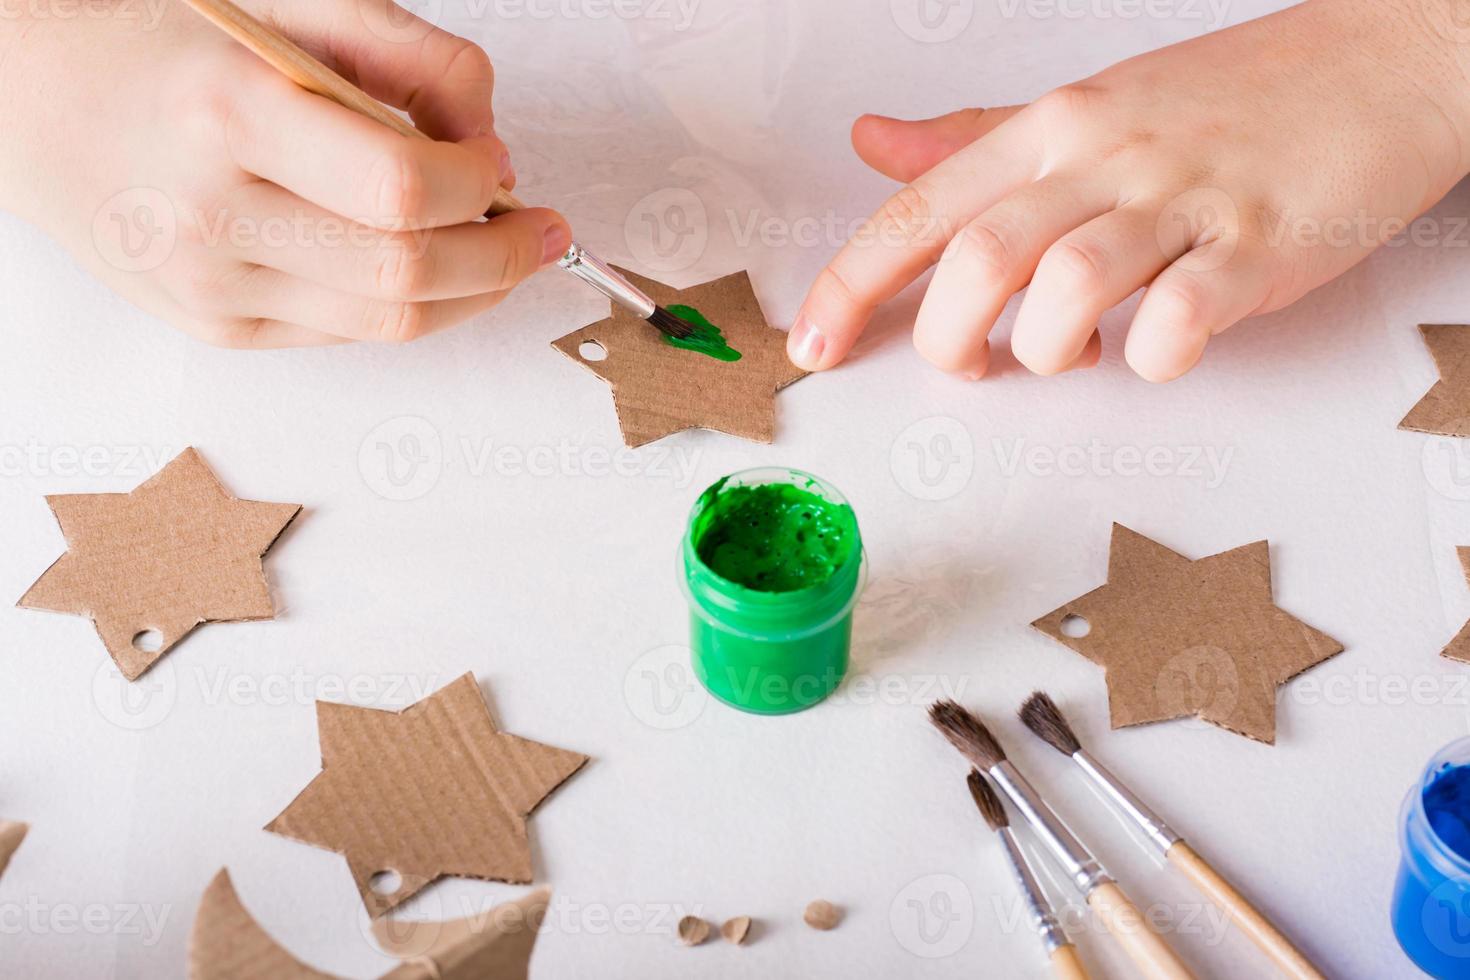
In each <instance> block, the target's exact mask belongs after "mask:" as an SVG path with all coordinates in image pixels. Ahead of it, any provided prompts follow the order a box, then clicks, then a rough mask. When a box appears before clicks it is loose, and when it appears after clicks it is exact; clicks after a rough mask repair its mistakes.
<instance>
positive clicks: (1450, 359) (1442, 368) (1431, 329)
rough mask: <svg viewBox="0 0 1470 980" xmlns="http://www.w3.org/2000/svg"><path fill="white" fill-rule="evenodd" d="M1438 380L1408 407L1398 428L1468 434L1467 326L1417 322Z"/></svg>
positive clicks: (1469, 361)
mask: <svg viewBox="0 0 1470 980" xmlns="http://www.w3.org/2000/svg"><path fill="white" fill-rule="evenodd" d="M1419 331H1420V333H1422V334H1423V335H1424V343H1425V345H1426V346H1428V347H1429V353H1430V355H1431V356H1432V357H1433V358H1434V363H1435V366H1436V367H1438V368H1439V380H1438V381H1436V382H1435V383H1434V387H1432V388H1430V389H1429V393H1428V394H1426V395H1425V396H1424V397H1423V398H1421V399H1419V403H1418V404H1417V405H1415V406H1414V407H1413V408H1412V409H1410V410H1409V414H1408V415H1406V416H1404V420H1403V421H1402V422H1400V423H1399V428H1400V429H1408V430H1409V431H1411V432H1429V433H1433V434H1436V435H1442V436H1470V326H1465V325H1457V324H1449V323H1425V324H1420V326H1419Z"/></svg>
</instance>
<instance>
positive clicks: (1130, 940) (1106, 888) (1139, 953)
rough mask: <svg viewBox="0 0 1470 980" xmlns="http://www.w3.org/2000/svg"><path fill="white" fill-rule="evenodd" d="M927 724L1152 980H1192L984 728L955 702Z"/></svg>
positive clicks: (941, 706)
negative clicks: (1021, 821) (1021, 820)
mask: <svg viewBox="0 0 1470 980" xmlns="http://www.w3.org/2000/svg"><path fill="white" fill-rule="evenodd" d="M929 719H930V721H932V722H933V723H934V725H935V727H936V728H938V729H939V730H940V732H941V733H943V735H944V737H945V738H947V739H949V741H950V744H951V745H953V746H954V747H955V748H956V749H958V750H959V751H960V754H961V755H963V756H964V757H965V758H966V759H968V760H970V762H971V763H972V764H974V766H975V767H976V768H977V769H979V770H980V771H981V772H983V773H985V774H986V775H988V776H989V777H990V778H991V779H993V780H995V783H996V785H998V786H999V787H1000V788H1001V789H1002V790H1003V791H1004V792H1005V794H1006V795H1007V796H1009V797H1010V799H1011V802H1012V803H1013V804H1015V806H1016V809H1017V810H1018V811H1020V813H1021V815H1022V816H1024V817H1025V818H1026V822H1027V823H1029V824H1030V825H1031V829H1032V830H1034V831H1035V832H1036V834H1037V836H1038V837H1039V838H1040V839H1041V841H1042V843H1043V844H1044V845H1045V846H1046V848H1047V849H1048V850H1049V851H1050V852H1051V854H1052V857H1054V858H1055V859H1056V860H1057V863H1058V864H1060V865H1061V866H1062V867H1063V868H1064V869H1066V871H1067V874H1068V876H1070V877H1071V879H1072V884H1073V885H1075V886H1076V887H1077V890H1078V891H1079V892H1081V893H1082V894H1083V895H1084V896H1085V897H1086V899H1087V904H1088V905H1089V906H1090V907H1091V908H1092V910H1093V911H1094V912H1096V913H1097V914H1098V915H1099V916H1100V917H1101V918H1102V920H1103V923H1104V924H1105V925H1106V926H1107V928H1108V931H1109V932H1110V933H1111V934H1112V935H1113V936H1114V938H1116V939H1117V940H1118V942H1119V943H1121V944H1122V946H1123V947H1124V949H1126V950H1127V952H1128V955H1129V956H1130V957H1132V959H1133V962H1134V964H1135V965H1136V966H1137V967H1138V969H1139V971H1140V972H1141V973H1142V974H1143V975H1144V976H1146V977H1149V978H1150V980H1192V978H1193V974H1191V973H1190V972H1189V969H1188V968H1187V967H1186V966H1185V965H1184V963H1183V962H1182V961H1181V960H1180V959H1179V957H1178V956H1177V955H1176V954H1175V953H1174V951H1173V950H1172V949H1170V948H1169V945H1168V944H1167V943H1165V942H1164V940H1163V939H1162V938H1161V937H1160V936H1159V935H1158V934H1157V933H1155V932H1153V931H1151V930H1150V929H1149V927H1148V924H1147V923H1146V921H1145V920H1144V918H1143V916H1142V915H1141V914H1140V913H1139V911H1138V909H1137V908H1136V907H1135V906H1134V904H1133V902H1132V901H1130V900H1129V898H1128V896H1127V895H1125V894H1124V893H1123V889H1121V888H1119V887H1118V883H1117V882H1115V881H1114V880H1113V878H1112V876H1111V875H1109V874H1108V873H1107V871H1105V870H1104V869H1103V866H1102V865H1101V864H1100V863H1098V860H1097V858H1095V857H1093V856H1092V852H1090V851H1089V850H1087V848H1086V847H1084V846H1083V845H1082V843H1081V841H1079V840H1078V839H1077V838H1076V837H1075V836H1073V834H1072V832H1071V831H1070V830H1069V829H1068V828H1067V825H1066V824H1064V823H1062V821H1061V819H1060V818H1059V817H1058V816H1057V815H1056V814H1055V813H1053V812H1052V810H1051V808H1050V807H1048V806H1047V805H1046V803H1045V802H1044V801H1043V800H1042V799H1041V796H1040V795H1039V794H1038V793H1037V792H1036V790H1035V789H1033V788H1032V787H1031V784H1030V783H1029V782H1027V781H1026V777H1024V776H1022V775H1021V773H1020V770H1018V769H1017V768H1016V767H1015V765H1014V764H1013V763H1011V762H1010V761H1009V760H1008V759H1007V758H1006V754H1005V750H1004V749H1003V748H1001V745H1000V743H999V742H997V741H996V740H995V736H993V735H991V734H990V730H989V729H988V728H986V727H985V724H984V723H983V722H982V721H981V720H980V719H979V718H976V717H975V716H974V715H973V714H971V713H970V712H968V711H966V710H965V709H964V708H962V707H960V706H959V705H958V704H955V703H954V702H953V701H940V702H938V703H936V704H934V705H933V706H932V707H930V709H929Z"/></svg>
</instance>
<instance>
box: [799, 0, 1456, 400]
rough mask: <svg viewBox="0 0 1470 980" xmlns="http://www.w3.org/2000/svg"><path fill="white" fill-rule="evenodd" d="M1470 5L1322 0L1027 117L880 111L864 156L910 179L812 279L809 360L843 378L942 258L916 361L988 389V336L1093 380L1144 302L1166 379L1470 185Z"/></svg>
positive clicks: (1142, 317) (862, 143)
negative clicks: (1007, 320)
mask: <svg viewBox="0 0 1470 980" xmlns="http://www.w3.org/2000/svg"><path fill="white" fill-rule="evenodd" d="M1455 5H1456V4H1455V0H1309V2H1307V3H1304V4H1302V5H1301V6H1299V7H1294V8H1292V9H1290V10H1286V11H1284V12H1282V13H1279V14H1275V15H1273V16H1270V17H1265V18H1262V19H1261V20H1257V21H1253V22H1251V23H1247V24H1244V25H1241V26H1239V27H1236V28H1233V29H1231V30H1227V31H1222V32H1220V33H1218V34H1213V35H1209V36H1206V37H1202V38H1199V39H1198V40H1194V41H1190V42H1188V43H1185V44H1179V45H1175V46H1173V47H1169V48H1165V49H1163V50H1160V51H1156V52H1153V53H1151V54H1147V55H1143V56H1141V57H1138V58H1134V59H1132V60H1130V61H1125V62H1123V63H1121V64H1119V65H1116V66H1114V67H1113V68H1110V69H1108V70H1107V71H1104V72H1102V73H1101V74H1099V75H1096V76H1094V77H1093V78H1090V79H1088V80H1086V81H1085V82H1082V83H1079V84H1077V85H1073V86H1068V87H1066V88H1062V89H1059V90H1057V91H1055V92H1051V93H1049V94H1048V95H1045V96H1043V97H1042V98H1041V99H1039V100H1038V101H1036V102H1034V103H1032V104H1031V105H1029V106H1025V107H1018V108H1007V109H996V110H991V111H988V112H982V111H980V110H973V111H968V112H959V113H954V114H952V115H949V116H944V117H941V118H939V119H934V120H929V121H927V122H914V123H907V122H899V121H897V120H892V119H885V118H880V117H876V116H867V117H864V118H863V119H861V120H859V121H858V124H857V126H856V127H855V128H854V132H853V142H854V144H855V145H856V147H857V150H858V153H859V154H860V155H861V156H862V158H863V159H864V160H866V161H867V162H868V163H869V164H870V165H871V166H873V167H874V168H876V169H877V170H879V171H881V172H882V173H884V174H887V175H888V176H890V177H893V178H895V179H897V180H902V181H907V182H910V183H909V184H908V186H907V187H905V188H904V189H903V190H901V191H900V192H899V193H898V194H897V195H896V196H894V197H893V198H892V199H891V200H890V201H889V202H888V203H887V204H885V205H884V207H883V208H882V209H881V210H880V211H879V212H878V214H877V215H876V217H875V218H874V224H873V225H872V227H870V228H869V229H867V230H866V231H865V233H864V234H862V235H859V236H856V237H855V238H854V239H853V241H851V242H849V243H848V244H847V246H846V247H845V248H844V249H843V251H842V252H841V253H840V254H839V255H838V256H837V258H836V259H835V260H834V261H833V262H832V264H831V266H829V267H828V268H827V269H826V270H825V271H824V272H823V273H822V275H821V277H820V278H819V279H818V280H817V282H816V284H815V285H814V286H813V287H812V290H811V293H810V295H809V296H808V297H807V300H806V303H805V304H804V306H803V308H802V311H801V314H800V316H799V318H798V319H797V321H796V324H795V326H794V327H793V329H792V331H791V337H790V344H789V350H790V354H791V357H792V359H793V360H794V361H795V362H796V363H797V364H798V365H800V366H802V367H805V368H809V369H814V370H820V369H823V368H830V367H832V366H833V365H835V364H837V363H838V362H840V361H841V360H842V359H843V358H844V357H845V356H846V355H847V353H848V351H849V350H850V349H851V347H852V345H853V342H854V341H855V340H856V339H857V337H858V334H859V333H860V332H861V331H862V329H863V327H864V325H865V324H866V323H867V321H868V318H869V316H870V315H871V314H872V312H873V310H874V308H875V307H876V306H877V305H878V304H880V303H883V302H885V301H887V300H889V299H891V298H892V297H893V296H895V295H896V294H897V293H898V292H899V291H900V290H902V289H903V288H904V287H905V286H907V285H909V284H910V283H912V282H913V281H914V280H915V279H917V278H918V277H919V276H920V275H921V274H922V273H923V272H924V271H925V270H926V269H927V268H929V267H930V266H931V265H934V264H935V263H936V262H937V263H938V267H937V269H936V271H935V273H934V278H933V281H932V282H931V283H930V285H929V289H928V294H927V295H926V296H925V297H924V301H923V305H922V307H921V308H920V310H919V315H918V320H917V322H916V323H915V325H914V344H915V346H916V347H917V348H918V349H919V351H920V353H921V354H922V355H923V356H924V357H925V358H927V359H928V360H929V361H931V362H933V363H934V364H935V365H936V366H938V367H940V368H942V369H943V370H945V371H950V372H953V373H955V374H957V375H959V376H962V377H966V378H971V379H974V378H979V377H980V376H982V375H983V374H984V373H985V370H986V366H987V364H988V362H989V359H990V348H989V343H988V341H987V339H986V338H987V335H988V334H989V333H990V330H991V327H992V326H993V325H994V324H995V321H996V318H997V317H998V316H999V315H1000V313H1001V311H1002V309H1003V307H1004V306H1005V305H1006V301H1007V300H1008V299H1009V298H1010V297H1011V295H1012V294H1014V293H1016V292H1017V291H1019V290H1021V289H1022V288H1024V287H1026V285H1027V284H1028V283H1030V289H1029V290H1028V291H1027V294H1026V297H1025V299H1024V301H1023V302H1022V304H1021V308H1020V311H1019V313H1018V315H1017V317H1016V321H1015V327H1014V330H1013V333H1012V337H1011V347H1012V350H1013V351H1014V352H1015V355H1016V358H1017V359H1018V360H1019V361H1020V362H1021V363H1022V364H1024V365H1025V366H1026V367H1028V368H1030V369H1031V370H1032V371H1035V372H1037V373H1038V374H1056V373H1058V372H1061V371H1066V370H1068V369H1069V368H1080V367H1091V366H1092V365H1094V364H1096V363H1097V360H1098V357H1099V356H1100V354H1101V350H1102V346H1101V340H1100V338H1099V336H1098V334H1097V331H1096V327H1097V323H1098V318H1099V317H1100V316H1101V314H1102V313H1103V312H1104V311H1105V310H1107V309H1109V308H1110V307H1112V306H1114V305H1116V304H1118V303H1121V302H1122V301H1123V300H1125V299H1127V298H1128V297H1129V296H1130V295H1132V294H1133V293H1134V292H1135V291H1136V290H1138V289H1139V288H1140V287H1144V286H1148V287H1149V288H1148V291H1147V293H1146V294H1145V295H1144V298H1143V301H1142V304H1141V305H1140V306H1139V308H1138V312H1137V314H1136V315H1135V316H1134V319H1133V325H1132V328H1131V329H1130V331H1129V334H1128V340H1127V345H1126V357H1127V360H1128V363H1129V364H1130V365H1131V366H1132V367H1133V369H1134V370H1135V371H1137V372H1138V373H1139V374H1140V375H1142V376H1143V377H1145V378H1147V379H1149V380H1152V381H1168V380H1171V379H1173V378H1176V377H1178V376H1179V375H1181V374H1183V373H1184V372H1186V371H1188V370H1189V369H1190V368H1191V367H1193V366H1194V364H1195V363H1196V362H1197V361H1198V360H1199V357H1200V355H1201V353H1202V352H1203V351H1204V348H1205V344H1206V343H1207V342H1208V341H1209V339H1210V337H1211V336H1212V335H1213V334H1217V333H1219V332H1220V331H1222V330H1225V329H1226V328H1228V327H1229V326H1231V325H1232V324H1234V323H1236V322H1238V321H1239V320H1241V319H1243V318H1245V317H1248V316H1251V315H1253V314H1256V313H1264V312H1268V311H1271V310H1275V309H1279V308H1280V307H1282V306H1285V305H1287V304H1289V303H1291V302H1293V301H1295V300H1296V299H1298V298H1300V297H1301V296H1302V295H1304V294H1305V293H1307V292H1308V291H1309V290H1311V289H1314V288H1315V287H1317V286H1319V285H1321V284H1323V283H1325V282H1327V281H1329V280H1331V279H1332V278H1334V277H1335V276H1338V275H1340V274H1341V273H1342V272H1344V271H1345V270H1347V269H1348V268H1349V267H1351V266H1352V265H1354V264H1355V263H1357V262H1358V261H1360V260H1361V259H1362V258H1364V257H1365V256H1366V255H1368V254H1369V253H1370V252H1372V251H1373V250H1374V249H1375V248H1376V247H1378V246H1379V245H1380V244H1382V243H1383V242H1384V241H1385V240H1387V239H1388V238H1391V237H1393V236H1394V235H1396V234H1398V233H1399V232H1402V231H1403V230H1404V228H1405V225H1406V224H1407V223H1408V222H1409V221H1412V220H1413V219H1414V218H1416V217H1417V216H1419V215H1420V214H1422V213H1423V212H1424V211H1425V210H1427V209H1428V208H1429V207H1430V206H1432V205H1433V204H1434V202H1435V201H1437V200H1438V199H1439V198H1440V197H1441V196H1443V195H1444V194H1445V193H1446V192H1447V191H1448V190H1449V189H1450V187H1451V186H1453V185H1454V183H1455V182H1456V181H1458V180H1459V179H1460V178H1461V177H1462V176H1464V175H1465V174H1466V172H1467V170H1470V108H1467V106H1470V81H1467V77H1466V73H1465V70H1464V67H1465V65H1466V63H1467V62H1470V55H1467V54H1466V52H1470V26H1466V25H1465V24H1464V23H1463V22H1457V21H1456V19H1455V17H1454V12H1453V8H1454V7H1455Z"/></svg>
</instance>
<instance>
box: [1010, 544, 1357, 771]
mask: <svg viewBox="0 0 1470 980" xmlns="http://www.w3.org/2000/svg"><path fill="white" fill-rule="evenodd" d="M1073 617H1077V618H1080V619H1082V620H1084V621H1085V622H1086V624H1087V626H1088V627H1089V630H1088V632H1087V633H1086V635H1085V636H1082V637H1076V636H1068V635H1067V633H1068V630H1067V629H1066V628H1064V626H1063V622H1064V621H1065V620H1068V619H1071V618H1073ZM1031 625H1033V626H1034V627H1036V628H1037V629H1039V630H1041V632H1043V633H1045V634H1047V635H1048V636H1050V637H1052V638H1053V639H1056V640H1059V641H1060V642H1062V643H1065V644H1066V645H1067V646H1069V647H1071V648H1072V649H1073V650H1075V651H1076V652H1078V653H1080V654H1082V655H1083V656H1084V657H1087V658H1088V659H1089V660H1091V661H1093V662H1094V663H1098V664H1101V665H1102V666H1103V667H1104V668H1105V669H1106V672H1107V686H1108V706H1109V710H1110V713H1111V717H1112V727H1113V728H1124V727H1127V726H1129V725H1143V724H1147V723H1149V722H1155V721H1168V720H1170V719H1173V718H1183V717H1189V716H1198V717H1199V718H1200V719H1202V720H1204V721H1207V722H1209V723H1210V724H1212V725H1218V726H1219V727H1221V728H1224V729H1227V730H1229V731H1232V732H1236V733H1238V734H1241V735H1246V736H1248V737H1250V738H1254V739H1257V740H1259V741H1262V742H1267V743H1271V742H1274V741H1275V737H1276V688H1277V686H1278V685H1280V684H1285V683H1286V682H1287V681H1289V680H1291V679H1292V678H1293V677H1296V676H1297V675H1298V674H1300V673H1302V672H1303V671H1305V670H1307V669H1308V668H1310V667H1314V666H1316V665H1317V664H1320V663H1322V662H1323V661H1324V660H1327V659H1328V658H1330V657H1332V656H1335V655H1336V654H1338V653H1341V652H1342V649H1343V648H1342V644H1340V643H1338V642H1337V641H1336V640H1334V639H1333V638H1332V637H1330V636H1327V635H1325V634H1323V633H1319V632H1318V631H1317V630H1314V629H1312V628H1311V627H1309V626H1307V625H1306V624H1304V623H1302V622H1301V621H1300V620H1298V619H1296V618H1295V617H1293V616H1291V615H1289V614H1287V613H1285V612H1283V611H1282V610H1280V609H1278V608H1277V607H1276V605H1275V603H1274V602H1273V601H1272V598H1271V558H1270V551H1269V546H1268V544H1267V543H1266V542H1265V541H1257V542H1256V543H1254V544H1248V545H1246V546H1245V547H1242V548H1236V549H1234V550H1232V551H1227V552H1224V553H1222V554H1218V555H1213V556H1211V557H1209V558H1201V559H1200V560H1198V561H1191V560H1189V559H1188V558H1185V557H1184V556H1183V555H1180V554H1177V553H1175V552H1173V551H1170V550H1169V549H1168V548H1165V547H1164V546H1163V545H1161V544H1158V543H1157V542H1155V541H1150V540H1149V539H1148V538H1146V537H1144V536H1143V535H1141V534H1138V533H1137V532H1135V531H1130V530H1129V529H1128V528H1126V527H1124V526H1123V525H1121V524H1114V525H1113V540H1112V551H1111V553H1110V555H1109V558H1108V582H1107V584H1106V585H1104V586H1102V587H1101V588H1098V589H1094V590H1093V591H1092V592H1089V593H1087V594H1086V595H1084V596H1082V597H1081V598H1080V599H1076V600H1074V601H1072V602H1069V603H1067V604H1066V605H1065V606H1062V607H1061V608H1060V609H1056V610H1054V611H1052V612H1050V613H1048V614H1047V615H1045V616H1043V617H1041V618H1040V619H1038V620H1037V621H1036V622H1034V623H1032V624H1031ZM1072 632H1077V631H1076V630H1072Z"/></svg>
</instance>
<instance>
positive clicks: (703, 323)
mask: <svg viewBox="0 0 1470 980" xmlns="http://www.w3.org/2000/svg"><path fill="white" fill-rule="evenodd" d="M668 310H669V312H670V313H672V314H674V316H676V317H678V318H679V319H681V320H685V321H687V322H688V323H689V324H690V326H692V327H694V333H692V334H690V335H689V336H688V337H670V336H669V335H668V334H665V335H664V340H665V341H667V342H668V343H670V344H672V345H673V346H675V347H678V348H681V349H683V350H692V351H694V352H695V353H698V354H704V355H705V356H706V357H713V358H714V359H715V360H717V361H738V360H740V352H739V351H738V350H736V349H735V348H733V347H731V346H730V345H729V344H727V343H726V342H725V335H724V334H722V333H720V328H719V327H717V326H715V325H714V324H713V323H710V322H709V320H707V319H705V316H704V314H703V313H701V312H699V311H698V310H696V309H695V308H694V307H692V306H670V307H669V308H668Z"/></svg>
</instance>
